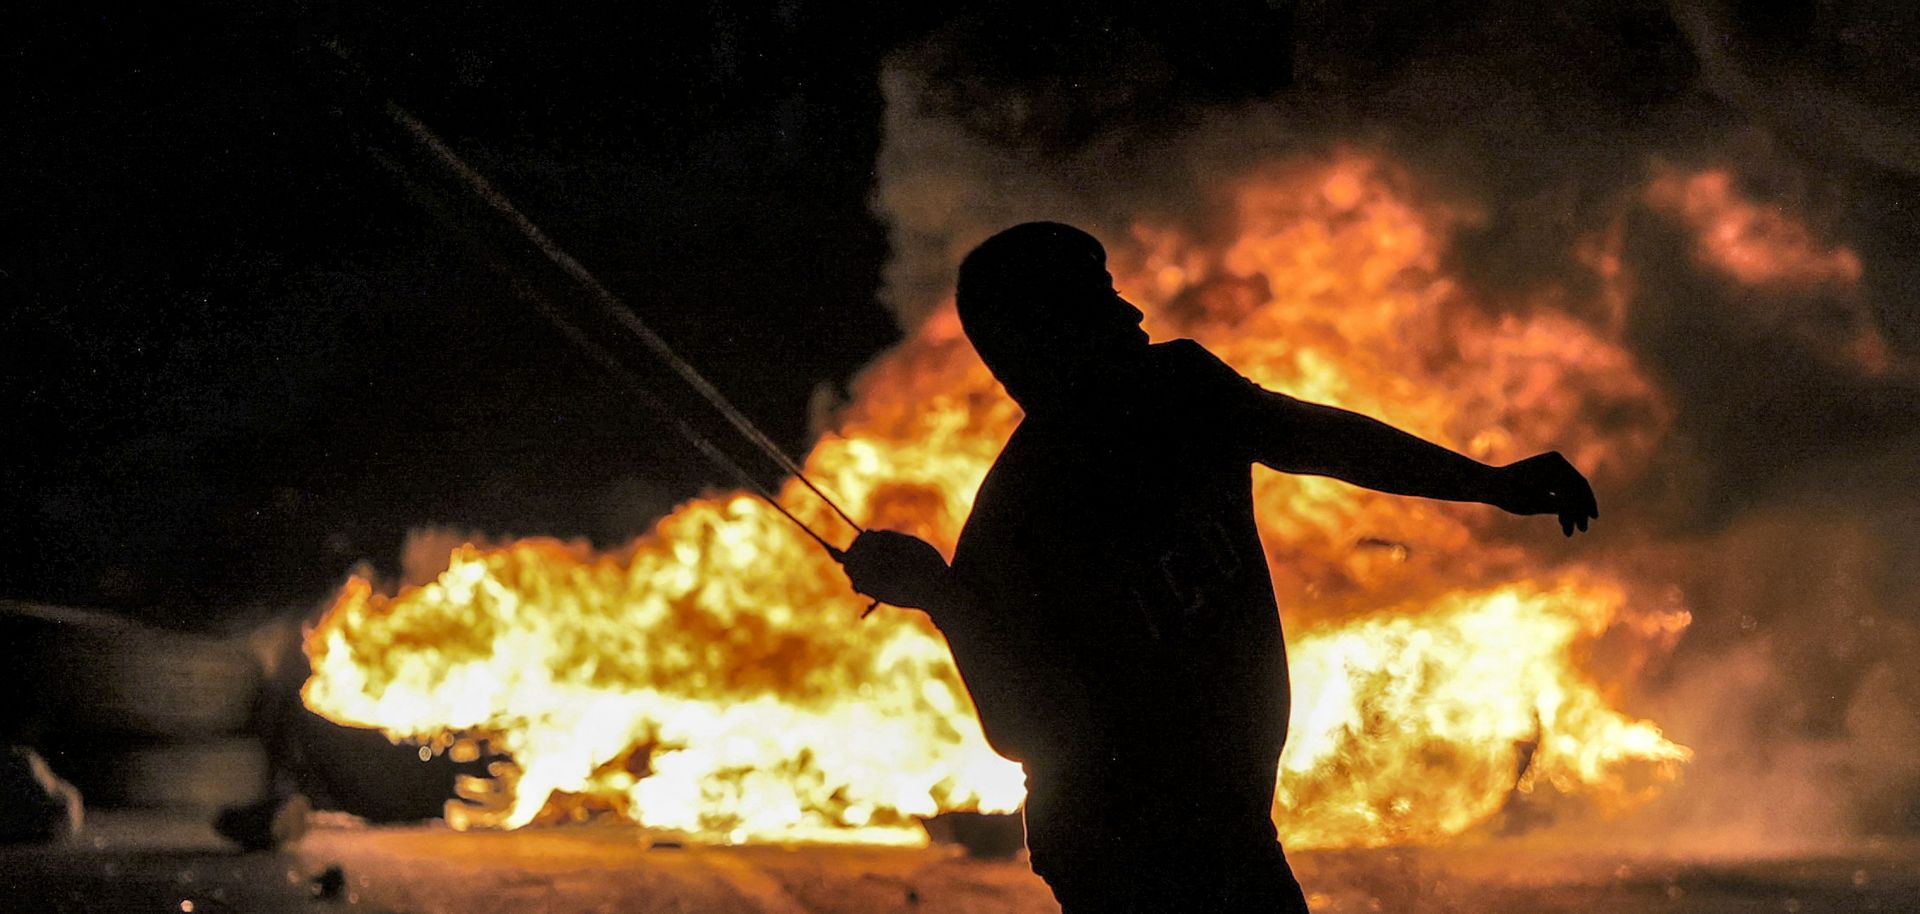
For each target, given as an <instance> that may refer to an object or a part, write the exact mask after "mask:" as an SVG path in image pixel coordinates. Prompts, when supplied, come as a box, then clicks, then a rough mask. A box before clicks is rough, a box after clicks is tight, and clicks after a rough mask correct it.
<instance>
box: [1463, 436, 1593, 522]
mask: <svg viewBox="0 0 1920 914" xmlns="http://www.w3.org/2000/svg"><path fill="white" fill-rule="evenodd" d="M1487 503H1488V504H1491V505H1493V506H1495V507H1497V508H1500V509H1501V510H1504V511H1507V512H1509V513H1513V514H1553V515H1556V516H1558V517H1559V519H1560V530H1561V531H1562V532H1564V533H1565V534H1566V535H1568V536H1572V535H1573V531H1574V530H1575V529H1579V530H1582V531H1584V530H1586V529H1587V523H1588V522H1589V521H1592V520H1594V519H1597V518H1598V517H1599V516H1600V504H1599V502H1596V501H1594V498H1593V487H1592V486H1590V485H1588V484H1587V478H1586V477H1585V476H1582V475H1580V471H1579V470H1576V469H1574V468H1573V464H1571V463H1569V462H1567V458H1565V457H1562V456H1560V452H1559V451H1548V452H1547V453H1545V454H1536V455H1534V456H1532V457H1528V458H1527V459H1525V460H1522V461H1520V462H1518V463H1510V464H1507V465H1506V466H1503V467H1501V468H1499V469H1497V470H1495V471H1494V483H1493V493H1492V496H1491V497H1490V498H1488V499H1487Z"/></svg>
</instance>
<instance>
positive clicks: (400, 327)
mask: <svg viewBox="0 0 1920 914" xmlns="http://www.w3.org/2000/svg"><path fill="white" fill-rule="evenodd" d="M670 6H671V5H670ZM1015 6H1016V5H1014V4H1000V5H998V8H995V7H986V8H983V9H980V10H976V11H975V12H974V13H973V14H971V15H968V16H961V15H957V14H951V13H942V12H938V11H932V10H927V11H917V10H918V8H917V7H915V5H912V4H907V5H898V4H873V5H861V4H853V5H843V4H819V3H804V2H786V3H781V4H765V5H757V4H716V5H713V6H711V7H702V8H700V9H697V10H687V11H683V12H677V13H669V12H661V11H656V10H653V9H650V8H649V7H650V5H648V4H629V5H627V7H626V8H625V9H624V10H623V11H621V12H618V13H601V12H594V13H591V14H589V13H585V12H578V11H576V12H568V11H564V10H563V11H555V10H553V9H550V8H547V7H542V6H538V5H527V4H505V3H501V4H478V3H472V2H463V3H427V4H403V5H398V6H394V5H377V6H373V7H366V6H360V5H351V4H328V3H313V4H304V5H298V6H293V7H288V8H287V9H285V10H283V11H278V12H261V11H259V10H256V9H254V8H253V7H254V5H252V4H244V5H243V4H229V5H219V4H214V5H207V6H203V7H199V8H197V9H195V10H194V11H192V12H180V11H176V10H171V9H169V10H166V11H158V10H153V11H137V10H134V9H131V8H129V9H119V8H114V7H110V6H104V5H103V6H93V5H87V4H72V5H69V4H46V5H38V8H36V9H33V10H31V11H29V12H27V13H25V14H24V17H23V19H24V22H23V25H22V26H21V27H16V28H14V29H10V30H9V32H10V37H9V38H8V39H7V44H8V45H9V47H8V60H9V69H10V71H11V72H10V73H9V78H8V83H9V85H10V86H11V87H12V88H11V89H10V90H9V92H8V94H9V96H10V97H11V104H10V108H11V110H12V112H13V113H12V115H11V117H10V118H9V120H10V121H11V122H12V124H11V128H10V130H9V131H8V132H9V134H10V135H11V137H12V142H11V143H9V144H8V147H9V155H10V157H11V159H12V162H11V167H10V168H9V169H8V170H9V172H10V174H11V180H10V181H8V182H7V184H8V191H9V194H10V196H11V200H10V201H9V205H8V206H7V211H8V212H9V213H10V215H11V217H12V218H11V220H10V221H11V222H12V223H13V229H14V231H13V232H12V233H11V234H12V235H13V237H14V239H15V241H14V243H13V244H12V245H9V246H8V248H7V250H6V253H5V254H4V257H5V262H4V264H0V283H3V284H4V288H5V293H4V294H5V297H6V299H7V300H8V322H7V337H8V346H7V348H8V350H9V352H10V353H11V355H10V356H9V358H8V359H7V361H6V368H5V370H4V384H5V392H4V398H5V402H6V403H7V404H8V405H9V411H8V417H7V425H8V426H9V429H10V433H9V434H8V435H7V436H6V437H7V439H8V440H9V442H10V443H9V444H8V445H7V447H6V455H5V468H4V477H5V483H4V488H3V489H0V492H4V496H3V497H4V504H0V524H3V526H0V537H4V541H5V542H6V544H7V548H6V553H5V554H6V558H5V563H4V571H0V574H4V578H3V579H0V581H3V582H4V583H0V596H5V597H8V598H14V599H32V600H46V601H59V602H65V603H72V604H77V605H88V606H101V607H108V608H117V609H122V610H126V611H132V612H136V613H139V614H141V615H143V616H146V617H148V618H151V619H154V620H156V621H163V622H170V623H176V624H186V625H203V624H209V623H211V622H213V621H214V620H215V619H218V618H221V617H228V616H231V615H233V614H234V613H236V612H239V613H241V614H242V615H246V614H248V612H249V609H250V608H251V611H252V612H255V613H257V612H261V611H265V610H266V609H269V608H271V607H276V606H277V607H281V608H285V607H287V606H299V605H306V604H309V603H311V602H312V601H314V600H316V599H318V598H319V597H320V596H322V595H324V594H325V593H326V592H327V591H328V590H329V589H330V588H331V587H332V586H333V585H335V584H336V583H337V582H338V580H339V579H340V578H341V576H342V575H343V574H344V573H345V571H346V570H347V569H348V568H349V567H350V566H351V565H352V564H353V563H354V562H355V561H357V560H361V559H370V560H373V561H375V562H376V563H379V564H381V565H382V566H384V567H388V568H391V566H392V563H393V562H394V561H395V560H396V557H397V553H398V549H399V544H400V541H401V539H402V537H403V536H404V535H405V532H406V530H407V529H408V528H409V527H413V526H419V525H424V524H446V525H452V526H456V527H460V528H464V529H473V530H479V531H486V532H489V533H493V534H507V533H511V534H515V535H529V534H554V535H561V536H587V537H590V538H592V539H594V540H595V541H596V542H599V543H602V544H610V543H618V542H622V541H624V540H625V539H627V538H629V537H631V536H632V535H633V534H635V533H637V532H639V531H642V530H644V529H645V527H646V524H647V522H648V521H650V520H651V519H652V517H654V516H655V515H657V514H658V513H660V512H661V511H663V510H665V509H666V508H667V507H669V506H671V504H672V503H673V502H675V501H677V500H679V499H683V498H686V497H688V496H691V495H693V494H696V493H697V492H698V491H700V490H701V489H702V488H703V487H707V486H713V485H718V484H720V483H722V482H724V481H725V478H724V477H723V476H721V475H720V474H718V473H717V472H716V471H715V470H713V469H712V468H711V467H709V466H707V465H706V464H705V463H703V462H702V461H701V460H700V459H699V458H698V457H697V456H695V455H694V454H693V452H692V451H691V450H690V449H689V448H687V447H686V446H685V445H684V444H683V443H682V442H681V441H679V440H678V439H677V438H675V437H673V436H672V435H671V434H670V433H669V432H667V431H666V429H665V427H664V426H663V425H661V424H660V423H659V422H658V421H657V419H656V418H654V417H653V416H652V415H650V414H649V413H647V412H646V411H645V410H643V409H640V408H638V407H637V406H636V405H635V404H634V403H633V402H632V401H631V400H630V398H629V397H628V396H627V394H626V393H625V392H624V390H623V389H622V388H621V387H620V386H619V385H617V384H615V383H612V382H611V381H610V379H609V378H608V377H607V376H606V375H605V374H604V373H602V372H601V371H600V369H599V368H597V367H596V366H595V365H594V364H593V363H592V362H590V361H589V360H587V359H586V358H584V357H582V356H581V355H580V354H579V353H578V352H577V351H575V350H573V349H572V348H570V347H569V345H568V344H567V343H566V341H565V340H564V339H563V338H562V337H561V336H560V335H559V334H558V333H556V332H555V331H554V330H553V329H552V327H551V326H550V325H549V324H547V323H546V322H545V321H544V320H543V319H542V318H541V317H540V316H539V315H538V314H537V313H536V312H535V311H533V310H532V309H530V308H529V307H528V305H527V304H526V302H525V300H524V299H523V298H522V297H520V296H516V295H515V294H514V293H513V291H512V288H513V287H514V286H515V284H519V285H520V286H522V287H523V288H529V289H531V290H532V291H533V294H535V295H537V296H540V297H543V298H545V299H547V300H549V301H553V302H555V303H557V304H558V305H559V306H560V307H563V308H569V309H574V311H573V313H575V314H577V315H590V314H591V313H592V311H591V307H590V305H589V303H588V302H587V301H586V300H584V299H583V298H581V297H580V296H579V295H578V294H577V290H576V289H575V288H574V287H573V286H571V285H570V284H569V283H568V282H567V281H566V280H565V279H564V278H563V277H562V276H561V275H560V274H559V273H558V272H557V271H555V270H553V269H552V268H551V267H550V266H549V265H546V264H544V263H542V262H541V261H540V260H539V259H538V258H537V257H535V256H533V255H532V254H531V252H530V250H529V249H528V248H527V246H526V245H525V244H524V243H523V242H521V241H519V239H518V238H517V237H515V236H513V235H512V233H511V232H510V231H507V230H505V229H504V228H503V225H502V224H501V223H500V222H499V221H498V220H497V219H494V218H492V217H491V216H490V215H489V214H487V213H486V212H485V211H483V210H481V209H478V208H476V207H474V206H473V205H472V201H471V200H468V199H465V198H463V197H462V196H461V194H460V193H459V192H458V191H457V190H455V189H454V186H453V185H452V184H449V183H447V182H445V181H444V180H442V179H443V178H444V174H443V173H440V172H436V171H435V170H434V168H433V167H432V166H431V163H430V162H428V161H427V160H426V159H424V158H423V157H421V155H420V151H419V149H418V147H416V146H413V145H412V144H411V143H410V141H409V140H407V139H406V138H405V137H404V135H402V134H400V133H399V132H398V131H397V130H396V129H395V128H394V126H393V124H392V123H391V122H390V121H388V120H386V119H384V117H383V115H382V106H383V104H384V100H385V99H388V98H391V99H392V100H393V101H394V102H395V103H397V104H398V105H400V106H402V107H404V108H406V109H408V110H410V111H412V112H413V113H414V114H416V115H417V116H418V117H419V118H420V119H421V120H422V121H424V122H425V123H427V124H429V125H431V126H432V128H433V129H434V130H436V131H437V132H438V133H439V134H440V135H442V136H443V137H445V138H446V139H447V141H448V142H449V143H450V144H451V145H452V146H453V147H454V148H456V149H457V150H459V152H460V154H461V155H463V156H465V157H467V158H468V159H469V160H470V161H472V162H473V163H474V164H475V165H476V167H478V168H479V169H480V170H481V171H483V172H484V173H486V174H487V175H488V176H489V177H490V178H491V179H492V180H493V182H494V183H495V184H496V186H498V187H500V188H501V189H502V190H504V191H505V192H506V193H507V194H508V195H510V196H511V197H513V198H514V199H515V200H516V201H517V202H518V203H519V205H520V206H521V207H522V208H523V209H524V210H525V211H526V212H527V213H528V214H529V215H530V216H531V217H532V218H533V219H534V220H535V221H537V222H539V223H540V224H541V225H542V226H543V227H544V228H545V229H546V230H547V231H548V232H549V233H550V234H551V235H552V236H553V237H554V238H556V239H557V240H558V241H559V242H560V243H561V244H562V245H564V246H565V247H567V248H568V249H569V250H570V251H571V252H572V253H573V254H574V255H575V256H577V257H578V258H579V259H580V260H581V261H582V262H584V263H585V264H586V265H587V266H588V267H589V268H591V269H592V270H594V271H595V272H596V273H597V274H598V275H599V276H600V277H601V278H602V279H603V280H604V281H605V282H606V283H607V284H608V285H609V286H611V287H612V288H613V289H614V290H616V291H617V292H618V293H619V294H621V295H623V296H624V297H626V298H627V299H628V300H629V301H630V302H631V303H632V304H633V305H634V307H635V309H636V310H637V311H638V312H639V313H640V314H641V315H642V316H643V317H644V318H645V319H646V320H647V321H648V322H650V323H651V324H652V325H653V326H654V327H656V328H657V329H658V330H659V331H660V332H661V333H662V334H663V335H664V336H666V337H667V338H668V339H670V340H671V341H672V342H673V344H674V345H675V346H677V347H678V348H680V349H681V351H682V352H683V353H684V354H685V355H686V356H687V357H688V358H689V359H690V360H691V361H692V362H694V363H695V364H697V365H699V366H700V367H701V368H702V370H704V371H705V372H706V373H707V374H708V375H709V376H710V377H711V378H712V379H713V380H714V381H715V382H716V383H717V384H718V385H719V386H720V387H721V388H722V389H723V390H725V391H726V392H728V393H729V395H731V396H732V397H733V398H734V399H736V400H737V401H738V402H739V403H740V404H741V405H742V407H743V408H744V409H745V410H746V411H747V412H749V413H750V414H752V416H754V417H755V419H756V420H757V421H759V422H760V423H761V424H763V425H764V426H765V427H766V428H767V429H768V430H769V431H770V432H771V433H772V434H773V435H774V436H775V437H776V438H778V439H780V440H782V441H783V442H784V443H786V444H787V445H788V446H789V447H790V448H792V449H796V450H797V449H802V448H803V447H804V444H805V441H806V440H807V437H808V434H809V430H808V415H809V402H810V401H811V400H812V399H813V398H814V397H815V395H816V393H815V392H816V390H817V389H819V388H821V387H822V386H823V385H826V386H831V385H836V384H840V383H843V382H844V381H845V380H846V379H847V378H848V377H849V376H850V375H851V373H852V372H854V371H855V370H856V369H857V368H858V367H859V366H860V365H861V364H862V363H864V362H866V361H867V360H868V359H869V358H871V357H872V356H873V355H874V354H875V353H877V352H879V351H880V350H882V349H884V348H885V347H886V346H888V345H890V344H891V343H893V342H894V341H896V340H897V339H898V338H899V330H898V329H897V327H896V326H895V323H894V320H893V318H892V317H891V316H890V315H889V314H888V313H887V312H886V310H885V309H883V308H882V307H881V306H880V305H879V304H877V303H876V301H875V291H876V288H877V286H878V283H879V271H880V267H881V264H882V262H883V259H884V257H885V254H886V248H885V244H886V238H885V233H884V228H883V226H882V225H881V224H880V223H879V222H878V221H877V220H876V218H875V217H874V216H873V215H871V213H870V209H869V197H870V194H871V192H872V186H871V183H872V170H873V164H874V157H875V154H876V150H877V147H878V144H879V141H880V134H879V131H880V115H881V106H882V99H881V97H880V90H879V87H878V82H877V77H876V74H877V73H878V71H879V69H880V66H881V62H882V60H883V58H884V56H885V55H886V54H887V53H888V52H889V51H890V50H891V49H893V48H896V47H898V46H900V45H901V44H903V43H905V42H909V41H914V40H919V39H922V38H924V36H926V35H928V34H929V33H931V32H934V31H935V30H939V29H949V30H955V29H957V30H959V31H960V32H962V33H964V34H966V35H969V36H971V37H970V38H969V40H970V41H972V42H973V44H972V46H974V47H980V48H988V49H991V50H992V53H983V54H981V55H980V56H979V57H978V58H977V59H972V60H969V59H965V58H962V59H960V60H959V61H958V62H957V64H956V65H957V66H959V67H962V68H972V69H978V70H983V71H984V70H991V71H995V72H999V73H1002V74H1005V75H1006V76H1007V78H1019V77H1020V76H1022V75H1023V73H1025V72H1027V71H1034V72H1038V71H1042V70H1044V71H1047V72H1049V73H1065V74H1067V76H1068V77H1069V78H1071V77H1072V74H1073V73H1074V72H1076V68H1077V69H1078V70H1093V69H1099V70H1103V71H1111V70H1112V68H1115V67H1121V66H1127V65H1130V63H1128V62H1126V61H1123V60H1121V59H1120V55H1122V54H1124V53H1131V52H1132V51H1133V50H1136V49H1137V48H1138V47H1139V46H1140V45H1141V44H1142V43H1143V42H1142V41H1141V40H1140V37H1139V36H1141V35H1142V34H1144V31H1145V30H1146V29H1147V28H1148V25H1146V23H1148V22H1149V20H1148V19H1147V18H1146V17H1132V18H1129V17H1127V16H1124V15H1118V14H1111V13H1098V14H1096V13H1092V12H1088V11H1087V10H1090V9H1092V8H1093V7H1092V5H1085V6H1086V9H1083V10H1080V11H1074V10H1071V9H1069V10H1066V11H1063V12H1059V13H1056V14H1051V15H1049V16H1047V17H1043V18H1041V19H1039V20H1035V19H1033V18H1032V16H1031V14H1029V15H1027V16H1026V17H1025V18H1024V19H1021V20H1019V21H1021V25H1020V26H1019V27H1017V28H1015V27H1010V26H1007V25H1006V24H1005V23H1007V22H1012V21H1016V17H1014V16H1013V14H1012V12H1011V11H1012V10H1013V9H1014V8H1015ZM1289 21H1290V15H1289V13H1288V11H1286V10H1284V9H1278V10H1276V9H1271V8H1269V7H1268V6H1266V5H1263V4H1239V5H1236V6H1229V7H1223V8H1221V9H1220V10H1219V12H1218V13H1217V14H1215V15H1210V16H1203V17H1196V18H1195V20H1194V21H1193V22H1192V23H1191V24H1188V25H1186V26H1183V27H1180V28H1178V29H1163V30H1161V31H1162V32H1164V33H1165V34H1159V33H1156V34H1155V35H1154V37H1153V39H1152V42H1151V44H1152V45H1153V47H1154V48H1156V49H1157V50H1155V51H1154V53H1156V54H1158V56H1159V57H1160V58H1161V59H1160V60H1158V61H1155V62H1154V63H1155V66H1154V67H1153V68H1150V69H1152V70H1153V72H1154V73H1155V74H1156V75H1155V76H1154V80H1155V81H1156V82H1155V85H1157V86H1159V87H1160V89H1161V94H1162V95H1163V96H1164V97H1166V98H1173V97H1176V96H1181V97H1184V96H1188V95H1192V94H1194V93H1201V94H1206V95H1212V96H1225V97H1231V96H1233V95H1234V94H1236V93H1238V94H1252V93H1256V92H1260V91H1269V90H1271V89H1272V88H1274V87H1276V86H1278V85H1281V84H1283V83H1284V82H1285V81H1286V79H1287V75H1288V74H1287V68H1286V66H1285V63H1286V60H1285V51H1286V48H1287V42H1286V40H1285V36H1286V31H1287V25H1288V22H1289ZM983 35H984V36H988V37H987V38H985V39H982V38H981V36H983ZM1115 36H1119V37H1118V38H1115ZM1129 36H1131V43H1130V44H1129V42H1128V41H1125V40H1121V39H1127V38H1128V37H1129ZM323 44H329V45H331V46H334V47H338V48H340V49H341V50H342V51H343V52H344V53H345V54H346V55H348V57H349V58H350V60H351V63H350V64H342V63H341V62H340V61H339V60H338V59H337V58H335V57H333V56H332V55H330V54H329V53H328V52H327V51H326V50H324V49H323ZM1256 52H1257V53H1256ZM1064 129H1067V130H1069V131H1070V130H1071V129H1072V125H1071V123H1070V122H1069V123H1068V126H1067V127H1066V128H1064ZM1046 139H1047V140H1048V141H1050V142H1052V141H1060V142H1070V141H1071V139H1072V138H1071V137H1066V138H1064V139H1062V138H1046ZM583 323H584V324H585V326H586V327H587V329H588V331H589V332H590V333H593V334H594V335H595V336H596V338H600V339H604V340H607V341H608V344H609V345H612V346H615V347H616V348H618V347H619V346H620V339H621V338H620V336H619V334H618V332H617V331H616V330H615V329H614V328H613V327H612V325H611V324H604V323H602V324H595V323H592V322H591V321H584V322H583ZM622 354H623V356H625V357H627V358H628V361H629V362H630V363H631V364H633V365H635V366H636V367H637V368H641V369H642V370H646V368H645V366H646V365H647V364H648V360H647V359H646V357H645V356H644V355H643V354H641V353H640V351H639V349H638V348H637V347H634V346H631V344H630V343H629V344H627V348H626V349H625V350H623V352H622ZM661 389H663V390H672V391H674V393H675V394H676V395H677V394H678V390H677V389H675V388H674V387H673V385H672V384H669V383H663V384H662V385H661ZM687 407H688V409H689V410H691V412H690V413H689V414H690V415H697V416H699V417H700V421H703V422H704V421H708V420H707V417H706V416H705V415H704V413H703V412H702V411H701V410H700V409H699V408H697V407H694V406H692V404H691V403H690V402H689V403H688V404H687Z"/></svg>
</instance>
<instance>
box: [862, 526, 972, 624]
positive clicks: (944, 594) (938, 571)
mask: <svg viewBox="0 0 1920 914" xmlns="http://www.w3.org/2000/svg"><path fill="white" fill-rule="evenodd" d="M841 564H842V565H844V566H845V568H846V571H847V580H848V581H850V582H852V584H853V589H854V590H857V591H859V592H861V593H863V594H866V595H867V596H869V597H872V598H874V599H876V600H879V601H880V602H882V603H891V604H893V605H894V606H900V607H904V608H906V609H921V610H927V611H929V612H932V611H933V610H936V609H938V608H940V607H942V606H944V605H946V603H947V602H948V599H949V597H950V596H951V595H952V592H953V581H952V577H953V572H952V570H951V569H949V568H948V567H947V560H946V559H944V558H941V557H940V552H939V550H937V549H935V548H933V546H932V544H930V543H928V542H927V541H926V540H923V539H920V538H918V537H913V536H908V535H907V534H905V533H896V532H894V531H892V530H868V531H866V532H864V533H862V534H860V536H859V537H858V538H856V539H855V540H854V541H853V545H851V546H848V547H847V551H846V553H845V557H844V558H842V559H841Z"/></svg>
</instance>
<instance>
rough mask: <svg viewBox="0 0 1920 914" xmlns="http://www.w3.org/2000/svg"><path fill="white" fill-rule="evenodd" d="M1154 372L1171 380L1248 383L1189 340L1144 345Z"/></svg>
mask: <svg viewBox="0 0 1920 914" xmlns="http://www.w3.org/2000/svg"><path fill="white" fill-rule="evenodd" d="M1147 348H1148V351H1149V352H1151V353H1152V356H1151V358H1152V362H1153V367H1154V370H1155V371H1156V373H1159V374H1160V375H1162V378H1163V379H1164V380H1166V381H1170V382H1174V383H1182V382H1184V383H1186V384H1198V385H1218V384H1231V385H1234V386H1246V385H1250V384H1251V383H1252V382H1251V381H1248V380H1247V379H1246V378H1245V377H1243V376H1242V375H1241V374H1240V372H1237V371H1235V370H1233V366H1231V365H1228V364H1227V363H1226V362H1223V361H1221V360H1220V357H1219V356H1217V355H1214V354H1213V352H1212V351H1211V350H1209V349H1207V347H1205V346H1202V345H1200V344H1199V343H1198V342H1195V341H1194V340H1189V339H1178V340H1168V341H1166V342H1164V343H1155V344H1153V345H1152V346H1149V347H1147Z"/></svg>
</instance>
